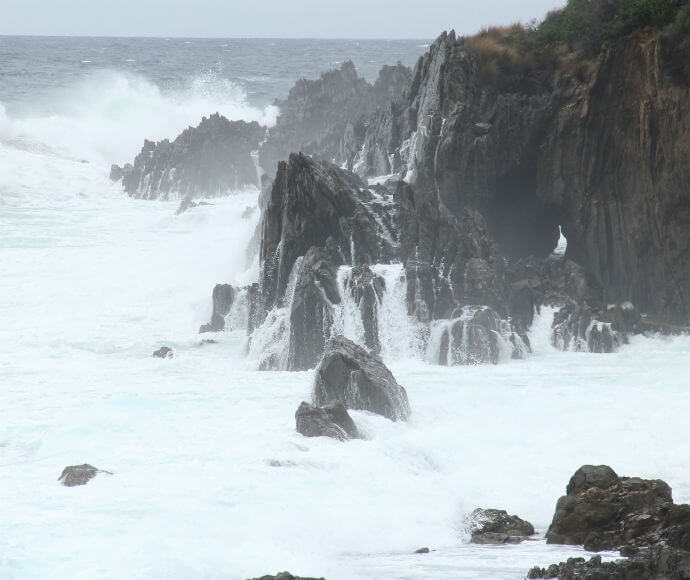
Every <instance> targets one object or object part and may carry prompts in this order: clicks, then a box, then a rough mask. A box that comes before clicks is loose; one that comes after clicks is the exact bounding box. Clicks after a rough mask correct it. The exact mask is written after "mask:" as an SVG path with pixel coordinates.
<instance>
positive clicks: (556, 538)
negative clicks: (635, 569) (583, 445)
mask: <svg viewBox="0 0 690 580" xmlns="http://www.w3.org/2000/svg"><path fill="white" fill-rule="evenodd" d="M672 505H673V499H672V497H671V488H670V487H669V486H668V484H667V483H666V482H664V481H661V480H660V479H655V480H648V479H641V478H639V477H618V475H616V473H615V472H614V471H613V470H612V469H611V468H610V467H608V466H605V465H599V466H594V465H584V466H582V467H581V468H580V469H578V470H577V472H575V474H574V475H573V477H572V478H571V479H570V482H569V483H568V487H567V495H564V496H563V497H561V498H560V499H559V500H558V503H557V504H556V513H555V514H554V516H553V521H552V522H551V525H550V526H549V529H548V531H547V533H546V541H547V542H548V543H552V544H582V545H584V547H585V549H587V550H610V549H614V548H618V547H620V546H622V545H625V544H627V543H630V542H634V541H636V540H638V539H640V538H644V537H645V536H647V535H648V534H650V533H651V532H652V530H655V529H658V528H659V527H661V526H663V525H664V521H665V519H666V515H667V514H668V510H669V509H671V506H672Z"/></svg>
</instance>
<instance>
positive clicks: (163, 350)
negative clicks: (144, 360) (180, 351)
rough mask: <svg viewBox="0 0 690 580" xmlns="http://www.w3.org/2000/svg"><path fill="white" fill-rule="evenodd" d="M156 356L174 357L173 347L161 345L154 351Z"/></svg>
mask: <svg viewBox="0 0 690 580" xmlns="http://www.w3.org/2000/svg"><path fill="white" fill-rule="evenodd" d="M153 356H154V357H155V358H172V357H173V349H172V348H170V347H169V346H161V347H160V348H159V349H158V350H155V351H153Z"/></svg>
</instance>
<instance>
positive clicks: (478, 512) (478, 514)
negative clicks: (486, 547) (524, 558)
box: [465, 508, 534, 544]
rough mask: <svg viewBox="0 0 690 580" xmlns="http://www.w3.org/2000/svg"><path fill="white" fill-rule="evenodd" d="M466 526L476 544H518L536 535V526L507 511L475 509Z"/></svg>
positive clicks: (471, 539)
mask: <svg viewBox="0 0 690 580" xmlns="http://www.w3.org/2000/svg"><path fill="white" fill-rule="evenodd" d="M465 525H466V526H467V528H468V529H469V531H470V533H471V537H470V541H471V542H473V543H475V544H518V543H520V542H522V541H523V540H525V539H527V538H529V537H530V536H532V535H534V526H533V525H532V524H530V523H529V522H528V521H525V520H523V519H521V518H519V517H518V516H515V515H513V516H511V515H508V512H506V511H505V510H497V509H482V508H477V509H475V510H474V511H473V512H472V513H471V514H470V515H469V516H468V517H467V519H466V521H465Z"/></svg>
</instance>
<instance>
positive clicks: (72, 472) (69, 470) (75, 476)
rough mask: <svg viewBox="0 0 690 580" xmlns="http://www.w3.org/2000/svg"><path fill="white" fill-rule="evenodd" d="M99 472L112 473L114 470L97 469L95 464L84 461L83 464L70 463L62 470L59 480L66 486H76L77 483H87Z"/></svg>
mask: <svg viewBox="0 0 690 580" xmlns="http://www.w3.org/2000/svg"><path fill="white" fill-rule="evenodd" d="M99 473H107V474H109V475H112V472H110V471H105V470H103V469H97V468H96V467H94V466H93V465H89V464H88V463H83V464H82V465H69V466H67V467H65V469H63V470H62V473H61V474H60V477H59V478H58V481H59V482H60V483H61V484H62V485H64V486H65V487H74V486H76V485H86V484H87V483H89V481H91V480H92V479H93V478H94V477H96V476H97V475H98V474H99Z"/></svg>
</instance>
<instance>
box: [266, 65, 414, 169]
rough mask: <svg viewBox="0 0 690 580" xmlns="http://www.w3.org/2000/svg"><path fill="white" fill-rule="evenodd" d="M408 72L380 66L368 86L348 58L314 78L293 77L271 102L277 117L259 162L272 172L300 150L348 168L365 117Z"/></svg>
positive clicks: (384, 101) (386, 100)
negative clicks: (279, 97)
mask: <svg viewBox="0 0 690 580" xmlns="http://www.w3.org/2000/svg"><path fill="white" fill-rule="evenodd" d="M409 75H410V69H409V68H407V67H405V66H403V65H402V64H400V63H398V64H397V65H396V66H384V67H383V68H382V69H381V71H380V73H379V76H378V78H377V80H376V82H375V83H374V85H373V86H372V85H371V84H369V83H368V82H367V81H366V80H365V79H363V78H362V77H360V76H359V75H358V74H357V71H356V70H355V66H354V64H353V63H352V61H349V60H348V61H346V62H344V63H343V64H342V66H341V67H340V69H336V70H331V71H328V72H325V73H323V74H322V75H321V77H320V78H319V79H316V80H306V79H300V80H298V81H297V82H296V83H295V86H294V87H292V89H290V93H289V94H288V97H287V99H285V100H279V101H276V103H275V104H276V105H277V106H278V107H279V109H280V116H279V117H278V120H277V122H276V126H275V127H273V128H271V129H270V131H269V134H268V138H267V139H266V142H265V143H264V144H263V146H262V147H261V151H260V153H259V164H260V165H261V167H262V168H263V170H264V171H266V172H267V173H268V174H270V175H272V174H273V173H274V172H275V170H276V167H277V165H278V162H279V161H284V160H285V159H287V157H288V156H289V154H290V153H292V152H303V153H306V154H309V155H313V156H315V157H318V158H319V159H323V160H326V161H330V162H333V163H337V164H338V165H345V166H346V167H348V168H350V169H351V168H352V162H353V159H354V157H355V154H356V153H357V151H358V149H357V142H358V141H359V140H361V135H362V134H363V133H364V123H365V121H366V120H367V118H368V116H369V115H371V114H372V113H374V112H375V111H376V110H378V109H379V108H383V107H386V106H388V104H389V103H390V101H391V98H393V97H395V96H397V95H398V94H399V93H400V91H401V90H402V88H403V86H404V85H405V83H406V81H407V79H408V78H409ZM358 136H359V138H358Z"/></svg>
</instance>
